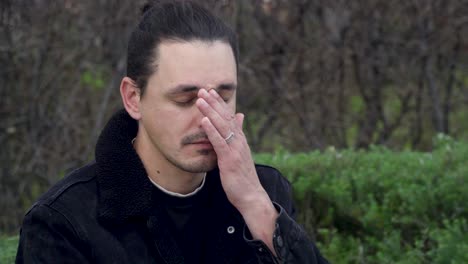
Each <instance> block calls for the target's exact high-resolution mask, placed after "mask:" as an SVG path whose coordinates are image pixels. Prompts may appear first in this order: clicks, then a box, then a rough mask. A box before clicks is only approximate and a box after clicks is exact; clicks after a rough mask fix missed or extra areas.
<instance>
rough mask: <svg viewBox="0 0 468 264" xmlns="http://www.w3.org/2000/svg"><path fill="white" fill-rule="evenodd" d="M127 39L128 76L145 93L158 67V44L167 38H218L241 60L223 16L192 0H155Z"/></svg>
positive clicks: (179, 39) (236, 59)
mask: <svg viewBox="0 0 468 264" xmlns="http://www.w3.org/2000/svg"><path fill="white" fill-rule="evenodd" d="M142 11H143V17H142V19H141V21H140V23H139V24H138V26H137V27H136V28H135V30H134V31H133V32H132V34H131V36H130V40H129V42H128V54H127V76H128V77H130V78H131V79H133V80H134V81H135V82H136V85H137V86H138V87H139V88H140V89H141V93H142V94H143V93H144V89H145V87H146V84H147V81H148V78H149V76H150V75H151V74H152V73H153V71H155V70H157V69H156V68H155V67H157V63H156V62H157V59H158V54H157V47H158V45H159V44H160V43H161V42H163V41H165V40H170V41H181V42H182V41H192V40H203V41H215V40H222V41H224V42H226V43H227V44H229V45H230V46H231V48H232V51H233V53H234V58H235V61H236V67H237V64H238V53H239V51H238V46H237V37H236V35H235V33H234V31H233V30H232V29H231V28H230V27H228V26H227V25H226V24H225V23H224V22H223V21H222V20H221V19H220V18H218V17H216V16H215V15H213V14H212V13H211V12H210V11H208V10H207V9H205V8H203V7H202V6H200V5H198V4H196V3H194V2H192V1H187V0H186V1H177V0H175V1H157V2H156V1H152V2H151V3H150V4H146V5H145V6H144V7H143V9H142Z"/></svg>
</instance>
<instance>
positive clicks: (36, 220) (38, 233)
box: [16, 205, 88, 263]
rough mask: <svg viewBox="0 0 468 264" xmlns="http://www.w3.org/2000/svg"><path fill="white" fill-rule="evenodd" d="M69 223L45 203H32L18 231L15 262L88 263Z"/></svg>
mask: <svg viewBox="0 0 468 264" xmlns="http://www.w3.org/2000/svg"><path fill="white" fill-rule="evenodd" d="M81 252H82V251H80V248H79V240H78V236H77V234H76V231H75V230H74V228H73V226H72V225H71V223H70V222H69V221H68V220H67V219H66V218H65V217H64V216H63V215H62V214H61V213H59V212H57V211H56V210H54V209H53V208H50V207H49V206H47V205H36V206H34V207H33V208H32V209H31V210H30V211H29V212H28V213H27V214H26V216H25V218H24V220H23V226H22V228H21V231H20V241H19V246H18V252H17V255H16V263H54V262H56V261H57V260H60V262H62V263H88V260H87V259H86V258H85V257H84V256H83V254H82V253H81Z"/></svg>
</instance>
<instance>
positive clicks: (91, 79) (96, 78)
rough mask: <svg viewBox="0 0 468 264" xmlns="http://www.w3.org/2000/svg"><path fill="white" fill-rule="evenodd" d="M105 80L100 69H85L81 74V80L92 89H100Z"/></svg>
mask: <svg viewBox="0 0 468 264" xmlns="http://www.w3.org/2000/svg"><path fill="white" fill-rule="evenodd" d="M106 81H107V80H105V78H104V73H103V72H102V71H85V72H83V73H82V74H81V82H82V83H83V84H84V85H86V86H89V87H91V88H92V89H93V90H96V91H97V90H102V88H104V85H105V83H106Z"/></svg>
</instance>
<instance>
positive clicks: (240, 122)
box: [236, 113, 245, 130]
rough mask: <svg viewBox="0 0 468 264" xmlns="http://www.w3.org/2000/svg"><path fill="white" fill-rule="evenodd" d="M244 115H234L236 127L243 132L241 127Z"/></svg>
mask: <svg viewBox="0 0 468 264" xmlns="http://www.w3.org/2000/svg"><path fill="white" fill-rule="evenodd" d="M244 117H245V116H244V114H242V113H237V114H236V124H237V127H239V128H240V130H243V125H244Z"/></svg>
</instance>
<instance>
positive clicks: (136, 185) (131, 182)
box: [95, 109, 153, 223]
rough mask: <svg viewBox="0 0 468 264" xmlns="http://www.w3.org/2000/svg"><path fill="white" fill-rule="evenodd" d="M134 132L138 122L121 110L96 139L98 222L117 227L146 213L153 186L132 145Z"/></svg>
mask: <svg viewBox="0 0 468 264" xmlns="http://www.w3.org/2000/svg"><path fill="white" fill-rule="evenodd" d="M137 131H138V122H137V121H135V120H134V119H133V118H132V117H131V116H130V115H128V113H127V112H126V111H125V110H124V109H122V110H120V111H118V112H117V113H116V114H115V115H114V116H113V117H112V118H111V119H110V120H109V122H108V123H107V125H106V127H105V128H104V130H103V131H102V133H101V135H100V136H99V139H98V142H97V145H96V153H95V154H96V162H97V165H98V175H99V176H98V178H97V181H98V190H99V198H98V199H99V200H98V217H99V219H100V220H103V221H106V222H107V221H109V222H116V223H118V222H122V221H125V220H127V219H128V218H129V217H131V216H147V215H149V213H150V210H151V205H152V204H153V201H152V195H151V193H152V188H153V186H152V184H151V182H150V181H149V179H148V176H147V174H146V170H145V168H144V166H143V163H142V162H141V160H140V157H139V156H138V154H137V153H136V151H135V149H134V148H133V145H132V139H133V138H135V136H136V134H137Z"/></svg>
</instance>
